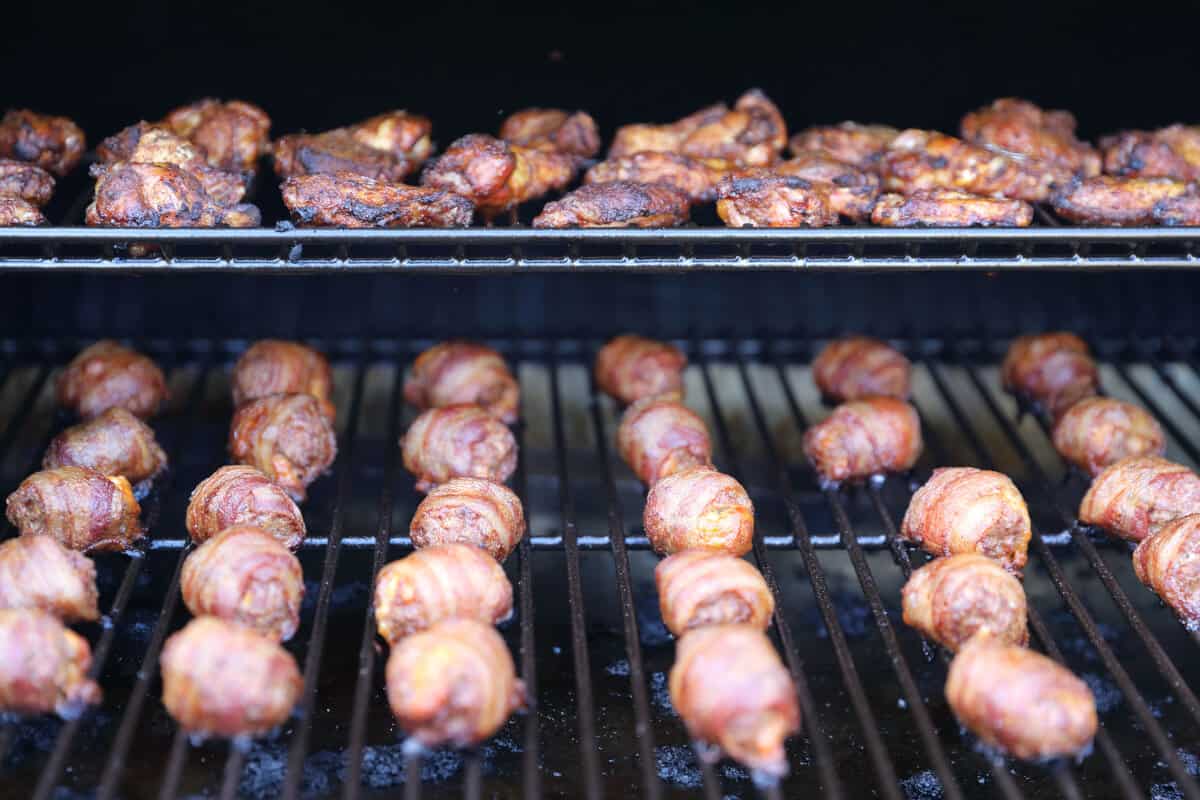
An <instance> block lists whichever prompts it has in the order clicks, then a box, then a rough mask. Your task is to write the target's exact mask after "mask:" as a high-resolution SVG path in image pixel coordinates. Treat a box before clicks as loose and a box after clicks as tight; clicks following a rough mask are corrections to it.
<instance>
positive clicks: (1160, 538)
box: [1133, 514, 1200, 630]
mask: <svg viewBox="0 0 1200 800" xmlns="http://www.w3.org/2000/svg"><path fill="white" fill-rule="evenodd" d="M1133 569H1134V572H1136V573H1137V576H1138V580H1140V581H1141V582H1142V583H1144V584H1146V585H1147V586H1149V587H1150V588H1151V589H1153V590H1154V592H1155V593H1156V594H1157V595H1158V596H1159V597H1161V598H1162V599H1163V601H1164V602H1166V603H1167V605H1169V606H1170V607H1171V608H1173V609H1175V613H1177V614H1178V615H1179V616H1180V617H1181V618H1182V619H1183V621H1184V623H1185V624H1187V626H1188V627H1189V628H1191V629H1192V630H1196V629H1197V628H1200V514H1189V515H1188V516H1186V517H1180V518H1179V519H1176V520H1172V521H1171V522H1168V523H1167V524H1166V525H1163V526H1162V527H1161V528H1159V529H1158V530H1157V531H1156V532H1155V533H1153V534H1151V535H1150V536H1148V537H1146V538H1145V539H1143V540H1142V541H1141V543H1140V544H1138V546H1137V549H1136V550H1134V551H1133Z"/></svg>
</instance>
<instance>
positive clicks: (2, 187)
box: [0, 158, 54, 206]
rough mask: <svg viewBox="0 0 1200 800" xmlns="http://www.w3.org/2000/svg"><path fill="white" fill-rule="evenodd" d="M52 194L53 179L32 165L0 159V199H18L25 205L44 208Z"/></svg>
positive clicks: (9, 159)
mask: <svg viewBox="0 0 1200 800" xmlns="http://www.w3.org/2000/svg"><path fill="white" fill-rule="evenodd" d="M53 194H54V178H52V177H51V176H50V173H49V172H46V170H44V169H42V168H41V167H38V166H35V165H33V164H26V163H25V162H24V161H17V160H16V159H12V158H0V197H19V198H20V199H22V200H24V201H25V202H26V203H30V204H32V205H35V206H44V205H46V203H49V202H50V197H51V196H52V195H53Z"/></svg>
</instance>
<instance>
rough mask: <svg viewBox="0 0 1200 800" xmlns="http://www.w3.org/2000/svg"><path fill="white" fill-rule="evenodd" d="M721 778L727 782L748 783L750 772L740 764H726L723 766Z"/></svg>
mask: <svg viewBox="0 0 1200 800" xmlns="http://www.w3.org/2000/svg"><path fill="white" fill-rule="evenodd" d="M721 777H722V778H724V779H725V780H727V781H748V780H750V772H749V771H748V770H746V769H745V768H744V767H742V766H740V765H739V764H734V763H732V762H726V763H724V764H722V765H721Z"/></svg>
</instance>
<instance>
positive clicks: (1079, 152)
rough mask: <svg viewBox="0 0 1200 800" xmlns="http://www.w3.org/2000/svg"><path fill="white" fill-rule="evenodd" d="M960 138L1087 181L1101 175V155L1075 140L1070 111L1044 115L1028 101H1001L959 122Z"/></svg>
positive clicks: (1006, 99)
mask: <svg viewBox="0 0 1200 800" xmlns="http://www.w3.org/2000/svg"><path fill="white" fill-rule="evenodd" d="M961 133H962V137H963V139H965V140H967V141H968V142H971V143H972V144H978V145H983V146H985V147H993V148H998V149H1000V150H1004V151H1006V152H1009V153H1016V154H1017V155H1022V156H1026V157H1028V158H1030V159H1033V160H1034V161H1040V162H1044V163H1047V164H1050V165H1053V166H1055V167H1061V168H1062V169H1065V170H1068V171H1069V172H1071V173H1074V174H1077V175H1081V176H1083V177H1085V178H1090V177H1093V176H1095V175H1099V174H1100V154H1099V153H1097V152H1096V149H1095V148H1094V147H1092V146H1091V145H1089V144H1086V143H1084V142H1081V141H1079V140H1078V139H1077V138H1075V117H1074V116H1072V115H1071V113H1070V112H1069V111H1047V110H1044V109H1041V108H1038V107H1037V106H1036V105H1034V104H1033V103H1030V102H1029V101H1028V100H1018V99H1016V98H1012V97H1004V98H1000V99H999V100H996V101H995V102H993V103H992V104H991V105H990V106H987V107H985V108H981V109H978V110H976V111H972V112H971V113H969V114H967V115H966V116H964V117H963V118H962V130H961Z"/></svg>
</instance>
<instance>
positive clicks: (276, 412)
mask: <svg viewBox="0 0 1200 800" xmlns="http://www.w3.org/2000/svg"><path fill="white" fill-rule="evenodd" d="M229 453H230V455H232V456H233V459H234V460H235V461H237V462H238V463H240V464H248V465H250V466H252V467H256V468H258V469H259V470H261V471H262V472H263V474H265V475H266V476H267V477H268V478H270V479H271V480H273V481H275V482H276V483H278V484H279V485H280V486H282V487H283V488H284V489H285V490H286V491H287V493H288V494H290V495H291V496H292V498H293V499H295V500H296V501H297V502H304V499H305V497H306V496H307V489H308V485H309V484H310V483H312V482H313V481H315V480H316V479H317V477H318V476H320V474H321V473H322V472H324V471H325V470H327V469H329V467H330V466H332V465H333V461H334V459H335V458H337V433H336V432H335V431H334V429H333V425H332V424H330V422H329V418H328V417H327V416H325V410H324V409H323V408H322V406H321V402H320V401H319V400H317V398H315V397H313V396H312V395H307V394H276V395H271V396H270V397H260V398H258V399H257V400H251V401H250V402H248V403H246V404H245V405H243V406H240V407H239V408H238V410H237V411H236V412H234V415H233V424H232V425H231V426H230V429H229Z"/></svg>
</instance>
